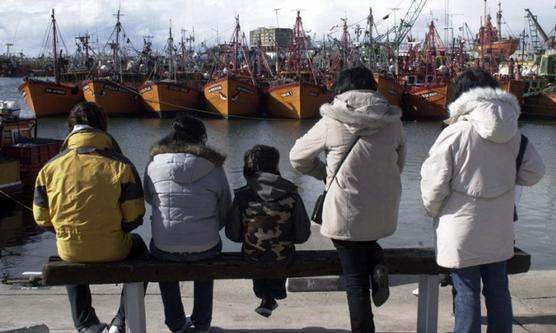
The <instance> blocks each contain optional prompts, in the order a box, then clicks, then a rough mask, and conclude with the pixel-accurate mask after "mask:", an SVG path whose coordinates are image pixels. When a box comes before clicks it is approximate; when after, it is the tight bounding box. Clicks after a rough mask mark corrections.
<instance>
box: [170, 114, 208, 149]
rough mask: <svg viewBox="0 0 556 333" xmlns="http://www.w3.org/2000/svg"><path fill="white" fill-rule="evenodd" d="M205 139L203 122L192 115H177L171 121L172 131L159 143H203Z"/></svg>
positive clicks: (205, 132)
mask: <svg viewBox="0 0 556 333" xmlns="http://www.w3.org/2000/svg"><path fill="white" fill-rule="evenodd" d="M206 141H207V130H206V128H205V124H203V122H202V121H201V120H199V119H197V118H195V117H192V116H186V115H183V116H178V117H177V118H176V119H175V120H174V122H173V123H172V133H170V134H168V135H167V136H166V137H165V138H164V139H162V141H161V143H163V144H170V143H178V144H204V143H205V142H206Z"/></svg>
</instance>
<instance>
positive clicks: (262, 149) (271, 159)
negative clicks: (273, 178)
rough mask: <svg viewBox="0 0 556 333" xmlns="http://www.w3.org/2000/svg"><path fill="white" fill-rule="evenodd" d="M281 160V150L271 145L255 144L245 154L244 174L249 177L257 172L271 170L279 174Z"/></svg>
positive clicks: (270, 171)
mask: <svg viewBox="0 0 556 333" xmlns="http://www.w3.org/2000/svg"><path fill="white" fill-rule="evenodd" d="M279 161H280V152H279V151H278V149H276V148H274V147H271V146H265V145H255V146H254V147H253V148H251V149H249V150H248V151H246V152H245V155H244V156H243V176H245V178H247V177H250V176H252V175H254V174H255V173H257V172H269V173H273V174H276V175H279V174H280V171H278V162H279Z"/></svg>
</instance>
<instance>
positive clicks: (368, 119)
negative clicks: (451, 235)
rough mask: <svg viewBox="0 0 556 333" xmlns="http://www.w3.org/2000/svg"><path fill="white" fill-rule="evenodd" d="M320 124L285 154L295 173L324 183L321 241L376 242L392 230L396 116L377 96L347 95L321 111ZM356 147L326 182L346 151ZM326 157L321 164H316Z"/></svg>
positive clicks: (398, 144)
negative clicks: (325, 191) (296, 171)
mask: <svg viewBox="0 0 556 333" xmlns="http://www.w3.org/2000/svg"><path fill="white" fill-rule="evenodd" d="M320 110H321V115H322V119H321V120H319V121H318V122H317V123H316V124H315V125H314V126H313V128H311V129H310V130H309V131H308V132H307V133H306V134H305V135H304V136H303V137H301V138H300V139H298V140H297V141H296V143H295V145H294V146H293V148H292V149H291V151H290V162H291V164H292V166H293V167H294V168H295V169H297V170H298V171H300V172H301V173H304V174H308V175H311V176H314V177H315V178H317V179H322V180H324V179H326V186H327V187H328V189H329V190H328V194H327V196H326V199H325V202H324V210H323V223H322V227H321V229H320V232H321V234H322V235H323V236H325V237H328V238H332V239H340V240H352V241H369V240H377V239H380V238H383V237H386V236H388V235H390V234H392V233H393V232H394V231H395V230H396V226H397V220H398V208H399V203H400V196H401V181H400V173H401V172H402V168H403V165H404V161H405V141H404V136H403V129H402V123H401V121H400V116H401V110H400V109H399V108H397V107H394V106H391V105H390V104H388V102H387V101H386V100H385V99H384V98H383V97H382V96H381V95H380V94H379V93H377V92H375V91H371V90H351V91H348V92H345V93H343V94H340V95H338V96H336V97H335V98H334V101H333V102H332V103H330V104H324V105H322V106H321V109H320ZM357 136H360V139H359V141H358V142H357V143H356V145H355V146H354V148H353V150H352V151H351V152H350V153H349V155H348V157H347V158H346V160H345V162H344V164H343V165H342V166H341V169H340V171H339V172H338V175H337V176H336V180H335V181H334V182H333V183H331V182H332V177H333V175H334V172H335V171H336V169H338V166H339V164H340V162H341V160H342V158H343V156H344V155H345V154H346V153H347V151H348V149H349V148H350V147H351V145H352V143H353V142H354V140H355V139H356V138H357ZM321 152H325V153H326V164H324V163H323V162H322V161H321V160H320V159H319V154H320V153H321Z"/></svg>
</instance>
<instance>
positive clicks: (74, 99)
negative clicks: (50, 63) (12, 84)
mask: <svg viewBox="0 0 556 333" xmlns="http://www.w3.org/2000/svg"><path fill="white" fill-rule="evenodd" d="M18 90H19V92H20V93H21V95H22V97H23V100H24V101H25V104H27V105H28V106H29V108H30V109H31V110H33V112H34V113H35V115H36V116H37V117H46V116H59V115H67V114H68V113H69V112H70V110H71V109H72V108H73V106H74V105H75V104H77V103H79V102H82V101H83V100H84V99H83V93H82V92H81V90H80V89H79V87H78V86H75V85H70V84H58V83H55V82H48V81H26V82H24V83H22V84H21V85H20V86H19V88H18Z"/></svg>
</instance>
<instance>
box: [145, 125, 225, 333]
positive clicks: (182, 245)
mask: <svg viewBox="0 0 556 333" xmlns="http://www.w3.org/2000/svg"><path fill="white" fill-rule="evenodd" d="M206 141H207V133H206V130H205V125H204V124H203V122H201V121H200V120H199V119H196V118H193V117H188V116H183V117H181V118H178V119H176V120H175V121H174V124H173V131H172V133H170V134H169V135H168V136H167V137H165V138H164V139H162V140H161V141H160V142H158V143H157V144H155V145H154V146H153V147H152V149H151V157H152V160H151V161H150V163H149V164H148V166H147V170H146V174H145V200H146V201H147V202H148V203H149V204H150V205H152V218H151V220H152V236H153V238H152V240H151V244H150V248H151V251H152V252H151V255H152V256H153V257H154V258H156V259H158V260H164V261H186V262H187V261H198V260H205V259H210V258H213V257H215V256H217V255H219V254H220V251H221V249H222V243H221V240H220V235H219V230H220V229H222V228H223V227H224V224H225V219H224V218H225V215H226V212H227V211H228V210H229V208H230V205H231V194H230V187H229V185H228V181H227V179H226V174H225V173H224V169H223V168H222V164H223V163H224V159H225V157H224V156H222V155H221V154H219V153H218V152H216V151H214V150H212V149H211V148H209V147H207V146H206V145H205V143H206ZM159 286H160V294H161V296H162V302H163V303H164V316H165V323H166V325H167V326H168V328H169V329H170V330H171V331H172V332H186V331H187V332H191V328H190V326H191V325H192V324H193V325H194V326H195V330H194V332H208V331H209V329H210V323H211V320H212V296H213V287H214V282H213V280H204V281H195V282H194V285H193V312H192V315H191V319H189V318H187V317H186V315H185V312H184V309H183V304H182V301H181V293H180V286H179V282H178V281H174V282H160V283H159Z"/></svg>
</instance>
